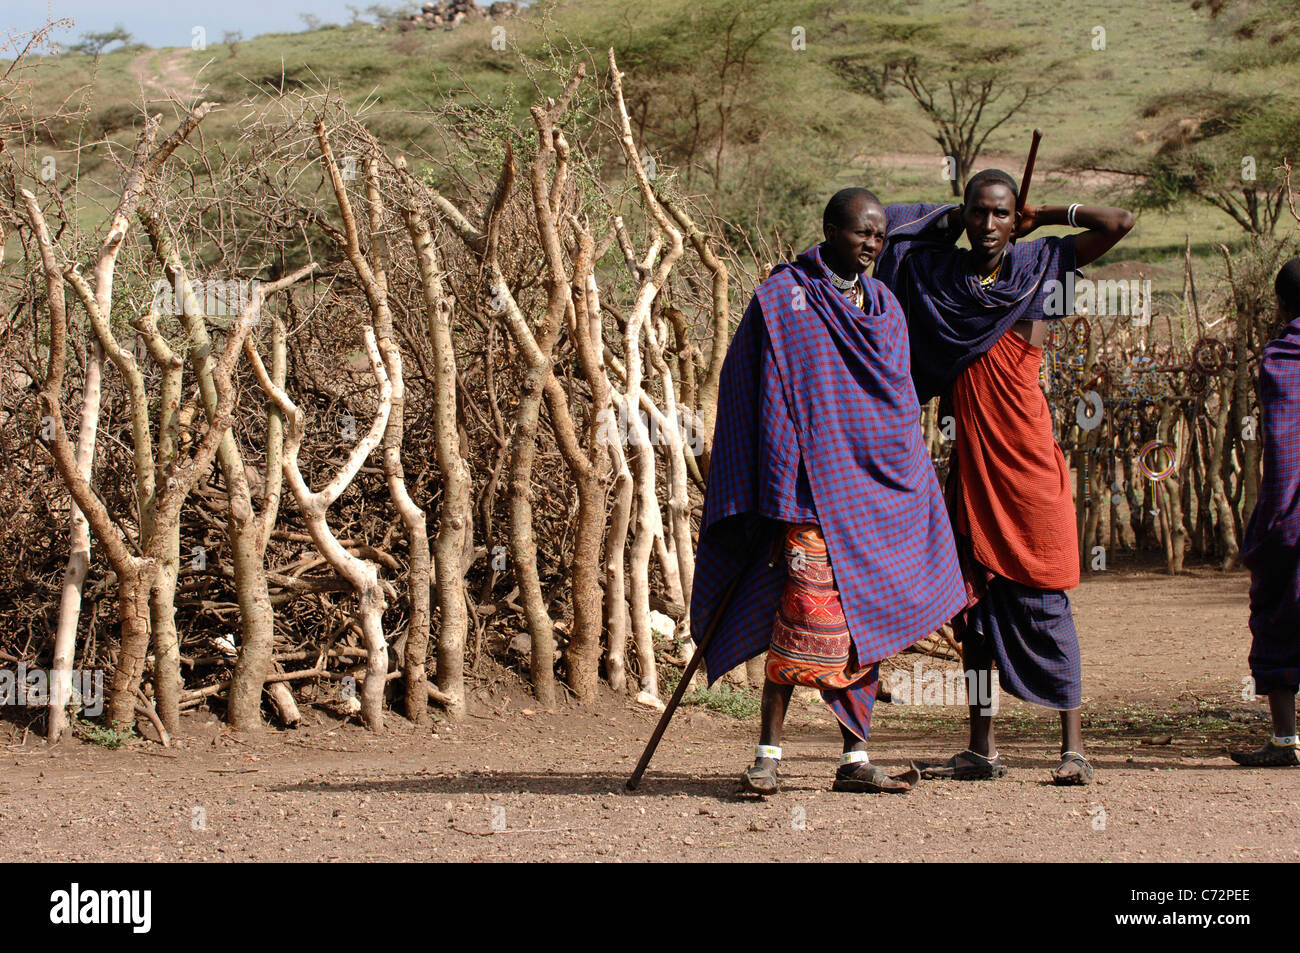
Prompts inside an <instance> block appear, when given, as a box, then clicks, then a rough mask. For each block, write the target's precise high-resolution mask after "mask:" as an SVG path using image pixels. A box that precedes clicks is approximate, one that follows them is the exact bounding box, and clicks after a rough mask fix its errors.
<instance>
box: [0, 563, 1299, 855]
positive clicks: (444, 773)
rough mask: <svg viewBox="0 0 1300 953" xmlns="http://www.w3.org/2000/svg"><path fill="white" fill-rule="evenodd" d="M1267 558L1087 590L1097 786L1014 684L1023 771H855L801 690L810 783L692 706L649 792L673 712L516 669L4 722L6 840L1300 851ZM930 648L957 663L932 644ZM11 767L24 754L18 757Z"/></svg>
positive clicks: (800, 739)
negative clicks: (769, 776)
mask: <svg viewBox="0 0 1300 953" xmlns="http://www.w3.org/2000/svg"><path fill="white" fill-rule="evenodd" d="M1246 590H1247V577H1246V576H1245V575H1244V574H1243V573H1240V572H1237V573H1229V574H1221V573H1218V572H1215V571H1213V570H1195V571H1193V572H1191V573H1189V574H1188V575H1186V576H1183V577H1180V578H1178V579H1169V578H1168V577H1164V576H1162V575H1159V574H1155V573H1141V572H1129V573H1115V572H1113V573H1108V574H1105V575H1102V576H1100V577H1097V578H1094V579H1090V580H1087V581H1085V582H1084V584H1083V585H1082V586H1081V587H1080V589H1079V590H1077V591H1076V593H1075V600H1074V602H1075V611H1076V617H1077V620H1078V624H1079V630H1080V634H1081V639H1082V643H1083V657H1084V678H1085V683H1084V690H1085V699H1086V706H1087V708H1086V712H1087V713H1086V715H1085V733H1086V737H1087V740H1088V744H1089V746H1090V748H1089V750H1090V752H1091V754H1092V756H1093V758H1094V760H1095V762H1096V763H1097V765H1098V768H1099V771H1098V781H1097V783H1096V784H1095V785H1093V786H1091V787H1086V788H1056V787H1053V786H1051V785H1050V784H1048V783H1046V780H1045V779H1046V776H1047V772H1048V770H1049V769H1050V767H1051V766H1052V765H1053V764H1054V763H1055V750H1056V727H1055V724H1054V722H1053V720H1052V716H1051V714H1050V713H1043V712H1040V711H1037V710H1035V709H1032V708H1030V707H1029V706H1025V705H1021V704H1019V703H1017V702H1014V700H1006V699H1004V702H1003V707H1002V712H1001V714H1000V716H999V717H1000V722H999V725H1000V733H999V737H1000V745H999V747H1000V748H1001V749H1002V751H1003V752H1004V756H1005V758H1006V759H1007V760H1008V762H1009V763H1010V765H1011V773H1010V775H1009V776H1008V777H1007V778H1005V779H1003V780H999V781H994V782H975V783H968V782H947V783H944V782H922V784H921V785H920V787H919V788H918V789H917V790H915V791H914V792H912V793H911V794H908V795H905V796H885V795H874V796H873V795H851V794H834V793H832V792H831V791H830V779H831V774H832V772H833V771H834V766H835V762H834V756H835V754H836V753H837V752H838V733H837V731H836V729H835V724H834V721H833V719H832V717H831V716H830V715H829V712H828V710H827V709H826V708H825V707H824V706H822V705H821V703H820V702H819V701H817V700H816V699H815V698H812V699H809V700H807V702H806V703H805V704H803V705H801V706H798V707H796V710H795V711H794V712H793V713H792V718H791V724H790V726H789V730H788V733H787V738H786V744H785V748H786V760H785V762H784V776H785V788H784V790H783V791H782V792H781V793H780V794H779V795H777V796H775V797H772V798H769V799H767V800H758V799H747V798H744V797H740V796H737V794H736V780H735V779H736V777H737V775H738V774H739V772H740V771H741V770H742V768H743V767H744V765H745V764H746V763H747V762H748V759H749V757H750V755H749V752H750V746H751V745H752V744H753V742H754V740H755V737H754V736H755V723H754V719H750V720H749V721H737V720H735V719H733V718H731V717H729V716H726V715H722V714H718V713H715V712H712V711H708V710H705V709H703V708H700V707H695V706H691V707H686V708H683V709H682V710H681V711H680V712H679V715H678V718H677V719H676V720H675V721H674V723H673V725H672V727H671V729H670V730H669V732H668V735H667V737H666V738H665V740H664V743H663V745H662V746H661V747H660V749H659V753H658V755H657V757H656V759H655V762H654V764H653V765H652V766H651V770H650V773H649V774H648V775H647V777H646V780H645V782H644V783H643V785H642V787H641V790H640V791H639V792H638V793H636V794H625V793H623V792H622V785H623V781H624V779H625V778H626V777H627V774H628V772H629V771H630V770H631V767H632V765H633V763H634V762H635V760H636V757H637V755H638V754H639V753H640V750H641V747H642V745H643V743H644V740H645V738H646V737H647V736H648V735H649V733H650V730H651V728H652V727H653V725H654V721H655V717H656V714H655V713H654V712H651V711H649V710H648V709H644V708H641V707H638V706H635V705H633V704H631V703H629V702H627V701H625V700H623V699H622V698H615V697H614V696H613V695H612V694H611V695H608V696H607V697H606V699H605V701H604V703H603V704H602V705H600V706H599V707H597V708H594V709H591V710H585V711H584V710H578V709H573V708H566V709H563V710H561V711H559V712H557V713H554V714H551V713H546V712H535V711H533V710H532V709H531V708H530V701H529V698H528V696H527V694H526V693H524V692H523V691H521V690H520V688H519V686H518V684H517V683H514V682H510V683H508V684H507V683H505V682H501V681H498V682H497V684H496V685H495V686H486V685H484V686H480V687H479V688H478V689H477V690H476V692H475V696H474V705H473V714H472V716H471V717H469V718H468V719H466V721H465V722H464V723H463V724H460V725H456V726H447V725H445V724H444V725H440V726H438V727H437V728H436V729H435V730H434V731H428V730H424V731H420V730H416V729H415V728H413V727H411V726H410V725H409V724H408V723H406V722H404V721H403V720H402V719H401V718H400V717H398V716H396V715H395V714H394V715H392V716H391V718H390V726H389V727H387V728H386V729H385V730H384V731H383V732H382V733H380V734H378V735H374V734H371V733H368V732H366V731H365V730H363V729H362V728H360V727H359V726H357V725H353V724H343V723H340V722H339V721H337V720H336V719H335V718H334V717H333V716H331V715H330V714H328V713H326V712H324V711H319V712H318V711H314V710H312V709H310V708H308V709H307V711H308V714H307V715H306V723H305V725H304V727H302V728H300V729H298V730H295V731H268V732H267V733H266V734H265V736H264V737H261V738H258V739H256V740H251V741H249V740H235V739H233V738H231V736H230V735H229V734H228V733H227V732H225V731H224V730H223V729H222V728H221V726H220V724H219V723H218V722H217V721H216V719H215V718H214V717H213V716H210V715H208V716H187V717H186V719H185V731H184V733H183V735H182V738H181V740H182V742H183V747H177V748H174V749H172V750H170V751H164V750H163V749H161V748H159V747H158V746H156V745H146V744H141V745H139V746H137V747H132V748H127V749H123V750H118V751H109V750H105V749H102V748H99V747H96V746H93V745H90V744H87V743H84V742H80V741H74V742H71V743H67V744H64V745H62V746H59V747H57V748H55V749H53V750H49V749H46V748H45V747H44V746H43V743H42V742H39V741H36V740H33V739H32V738H30V737H29V738H28V739H27V743H26V745H25V746H16V743H17V741H18V740H19V738H18V731H17V728H16V726H15V725H13V724H3V725H0V741H6V739H5V736H4V733H5V732H6V731H11V732H12V735H11V737H9V738H8V739H7V743H8V744H10V745H14V746H13V747H7V748H0V755H3V760H6V761H8V762H9V763H8V764H7V765H6V766H5V768H4V770H3V772H2V773H0V858H3V859H9V860H75V861H86V860H95V861H153V860H295V861H314V860H421V861H424V860H600V861H614V860H679V859H682V860H732V861H750V862H752V861H772V860H809V861H819V860H863V861H879V860H882V859H883V860H924V861H943V860H961V861H968V860H1047V861H1092V860H1102V861H1153V860H1216V861H1231V860H1273V861H1282V860H1294V859H1296V858H1297V857H1300V831H1297V828H1296V825H1295V822H1294V818H1295V817H1296V816H1297V813H1300V772H1291V771H1285V770H1283V771H1273V772H1268V771H1257V772H1250V771H1246V770H1245V769H1241V768H1237V767H1235V766H1234V765H1233V764H1232V763H1231V762H1230V761H1229V760H1228V758H1227V757H1226V755H1225V751H1226V750H1227V747H1228V746H1230V745H1231V746H1235V745H1239V744H1246V743H1252V744H1253V743H1257V742H1258V740H1259V739H1260V738H1261V737H1262V735H1263V732H1264V731H1265V727H1266V718H1265V706H1264V705H1263V703H1262V702H1257V701H1250V702H1247V701H1244V700H1243V699H1242V696H1241V678H1242V676H1243V675H1245V673H1246V669H1245V655H1246V649H1247V630H1246ZM923 664H924V665H926V666H933V665H937V664H938V663H935V662H932V661H928V660H927V661H925V662H924V663H923ZM877 712H878V714H877V719H876V725H875V729H876V730H875V731H874V732H873V739H872V746H871V752H872V757H873V759H875V760H878V761H880V762H882V763H885V764H888V765H899V764H903V763H905V762H906V761H907V760H908V759H923V758H926V757H935V756H946V755H947V754H949V753H951V752H952V751H954V750H956V749H957V748H959V747H961V746H962V745H963V744H964V740H965V736H964V728H963V723H964V709H959V708H957V707H956V706H936V705H917V706H904V705H881V706H880V707H879V708H878V709H877ZM0 763H3V761H0Z"/></svg>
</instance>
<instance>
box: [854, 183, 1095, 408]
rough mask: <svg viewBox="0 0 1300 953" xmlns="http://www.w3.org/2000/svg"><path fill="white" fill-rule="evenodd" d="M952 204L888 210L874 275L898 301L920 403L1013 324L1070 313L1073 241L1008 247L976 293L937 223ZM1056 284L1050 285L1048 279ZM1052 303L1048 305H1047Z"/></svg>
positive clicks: (959, 251)
mask: <svg viewBox="0 0 1300 953" xmlns="http://www.w3.org/2000/svg"><path fill="white" fill-rule="evenodd" d="M953 208H956V206H954V205H930V204H925V203H916V204H912V205H890V206H888V207H886V209H885V223H886V238H885V248H884V249H883V250H882V252H881V254H880V258H879V260H878V261H877V262H876V268H875V276H876V278H877V279H878V280H879V281H882V282H884V283H885V285H886V286H887V287H888V288H889V290H890V291H892V292H893V293H894V295H895V296H896V297H897V298H898V301H899V303H900V304H901V305H902V307H903V312H904V313H905V314H906V315H907V323H908V331H909V334H910V336H911V341H912V379H913V380H914V381H915V383H916V395H917V397H918V398H919V400H920V401H921V402H922V403H924V402H926V401H928V400H929V399H930V398H931V397H934V396H936V395H941V394H945V393H947V391H948V390H949V389H950V388H951V387H952V383H953V381H955V380H956V379H957V375H958V374H960V373H961V372H962V371H963V370H964V369H965V368H966V367H968V366H969V365H970V364H971V363H973V362H974V361H975V359H976V358H977V357H979V356H980V355H981V354H983V353H985V352H986V351H987V350H988V349H989V348H991V347H992V346H993V345H994V344H996V343H997V340H998V338H1000V337H1002V335H1003V334H1004V333H1005V332H1006V331H1007V329H1008V328H1010V327H1011V326H1012V325H1013V324H1015V323H1016V322H1017V321H1042V320H1051V319H1054V318H1060V317H1064V316H1066V315H1069V314H1071V313H1073V311H1074V307H1073V302H1071V301H1070V300H1069V298H1070V294H1069V292H1070V291H1072V290H1073V283H1072V282H1067V276H1068V275H1070V274H1071V273H1072V272H1073V271H1074V262H1075V256H1074V236H1072V235H1067V236H1065V237H1063V238H1062V237H1055V236H1053V237H1048V238H1039V239H1035V240H1034V241H1029V242H1012V243H1011V244H1009V245H1007V250H1006V257H1005V258H1004V260H1003V263H1002V266H1001V269H1000V271H999V272H998V278H997V280H996V281H995V282H994V283H993V284H992V286H990V287H988V288H982V287H981V286H980V283H979V277H978V275H976V273H975V270H974V269H973V268H972V267H971V265H970V252H969V251H967V250H966V249H964V248H957V247H956V246H955V245H954V244H953V241H954V240H955V237H954V236H952V235H951V234H950V233H945V232H944V231H943V230H942V229H941V228H940V227H939V224H938V223H939V222H941V221H942V220H943V218H944V215H945V213H947V212H948V211H949V210H950V209H953ZM1053 280H1054V281H1056V282H1058V283H1059V284H1058V285H1056V286H1053V285H1051V284H1049V282H1050V281H1053ZM1049 301H1051V302H1052V306H1051V307H1048V302H1049Z"/></svg>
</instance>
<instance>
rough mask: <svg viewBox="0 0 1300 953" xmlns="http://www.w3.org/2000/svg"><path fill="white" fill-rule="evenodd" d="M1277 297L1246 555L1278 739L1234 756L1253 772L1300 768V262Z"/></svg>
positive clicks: (1264, 369) (1259, 663) (1253, 671)
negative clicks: (1298, 709) (1299, 703)
mask: <svg viewBox="0 0 1300 953" xmlns="http://www.w3.org/2000/svg"><path fill="white" fill-rule="evenodd" d="M1273 290H1274V292H1275V293H1276V294H1277V316H1278V324H1279V325H1280V326H1281V333H1280V334H1278V336H1277V337H1275V338H1273V340H1271V341H1269V343H1268V344H1267V345H1265V347H1264V357H1263V359H1262V360H1261V361H1260V364H1259V384H1258V388H1257V390H1258V394H1259V410H1260V416H1261V417H1262V420H1261V421H1260V429H1261V431H1262V433H1261V437H1262V440H1263V451H1264V454H1263V456H1264V461H1263V462H1264V479H1263V481H1262V482H1261V484H1260V488H1259V500H1258V501H1257V502H1256V503H1255V512H1254V513H1252V514H1251V517H1250V523H1249V524H1247V526H1246V538H1245V541H1244V545H1243V546H1242V549H1241V561H1242V563H1243V564H1244V565H1245V566H1246V568H1248V569H1249V570H1250V632H1251V636H1252V639H1251V645H1250V675H1251V678H1253V679H1254V682H1255V691H1256V692H1257V693H1259V694H1260V695H1267V696H1268V707H1269V709H1270V713H1271V715H1272V718H1273V737H1272V738H1270V739H1269V740H1268V741H1267V742H1265V744H1264V746H1263V747H1262V748H1259V749H1258V750H1256V751H1243V752H1232V760H1233V761H1235V762H1237V763H1238V764H1241V765H1245V766H1246V767H1250V768H1275V767H1291V766H1293V765H1297V764H1300V758H1297V757H1296V747H1297V744H1298V743H1300V739H1297V738H1296V725H1295V696H1296V690H1297V689H1300V258H1292V259H1291V260H1290V261H1288V262H1287V263H1286V264H1285V265H1283V266H1282V270H1281V271H1279V272H1278V273H1277V278H1276V280H1275V281H1274V282H1273Z"/></svg>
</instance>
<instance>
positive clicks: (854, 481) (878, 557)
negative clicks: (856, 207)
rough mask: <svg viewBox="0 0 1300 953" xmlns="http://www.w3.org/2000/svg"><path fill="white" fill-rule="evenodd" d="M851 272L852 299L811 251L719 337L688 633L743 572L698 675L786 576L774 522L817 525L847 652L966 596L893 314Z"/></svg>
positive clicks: (744, 652)
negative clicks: (855, 283)
mask: <svg viewBox="0 0 1300 953" xmlns="http://www.w3.org/2000/svg"><path fill="white" fill-rule="evenodd" d="M862 283H863V285H864V287H865V289H866V306H865V310H860V309H858V308H857V307H855V306H854V305H853V304H852V303H851V302H849V301H848V300H847V299H846V298H845V297H844V295H842V294H841V293H840V292H839V291H837V290H836V289H835V287H834V286H833V285H832V284H831V282H830V280H829V278H827V277H826V272H825V271H824V270H823V266H822V263H821V251H820V248H818V247H816V246H815V247H813V248H811V249H809V250H808V251H806V252H804V253H803V254H802V255H800V256H799V257H798V258H797V259H796V260H795V261H794V262H793V263H782V264H781V265H778V266H777V267H776V268H775V269H773V271H772V274H771V275H770V276H769V277H768V278H767V280H766V281H764V282H763V283H762V284H761V285H759V287H758V290H757V291H756V292H755V293H754V299H753V301H752V302H751V303H750V305H749V308H748V309H747V310H746V311H745V315H744V317H743V319H742V320H741V322H740V326H739V327H738V328H737V329H736V335H735V338H734V339H733V340H732V342H731V347H730V349H729V350H728V351H727V357H726V360H725V361H724V363H723V365H722V377H721V381H720V384H719V393H718V416H717V423H716V427H715V430H714V438H713V458H712V463H711V464H710V468H709V482H708V489H707V492H706V493H705V497H704V515H703V518H702V521H701V528H700V542H699V554H698V557H697V562H696V567H695V573H696V575H695V586H694V589H693V591H692V595H691V634H692V637H693V638H694V639H695V640H696V641H697V642H698V641H699V640H700V639H701V638H702V637H703V633H704V632H705V630H706V629H707V628H708V626H709V623H710V621H711V620H712V619H713V616H714V614H715V613H716V612H718V611H719V603H720V602H721V600H722V596H723V594H724V592H725V591H726V589H727V587H728V585H729V583H731V582H732V580H734V579H735V578H736V577H737V575H740V576H741V580H740V582H739V583H738V585H737V588H736V591H735V595H734V597H733V598H732V600H731V602H730V603H729V604H728V605H727V607H726V608H725V609H724V610H723V615H722V617H721V619H720V621H719V625H718V628H717V630H716V632H715V634H714V636H713V639H712V641H711V642H710V644H709V647H708V650H707V652H706V654H705V664H706V670H707V673H708V678H709V681H710V682H712V681H713V680H714V679H716V678H718V677H719V676H720V675H722V674H723V673H725V672H727V671H729V670H730V669H732V668H734V667H735V666H736V665H738V664H740V663H741V662H744V661H746V660H748V659H750V658H753V657H754V656H756V655H759V654H761V653H762V652H764V651H766V650H767V647H768V642H769V639H770V636H771V633H772V623H773V620H774V618H775V613H776V609H777V604H778V602H779V601H780V598H781V593H782V591H783V589H784V587H785V582H786V567H785V561H784V560H783V559H780V558H776V559H775V560H772V559H770V558H769V555H770V547H771V543H772V540H773V538H774V536H775V535H776V533H777V532H780V531H783V530H782V527H781V526H780V524H779V523H776V522H773V521H776V520H780V521H785V522H798V521H812V522H817V523H818V524H820V526H821V529H822V534H823V536H824V537H825V539H826V548H827V551H828V553H829V556H830V561H831V565H832V567H833V568H834V572H835V580H836V585H837V588H838V589H839V591H840V598H841V601H842V604H843V607H844V615H845V619H846V621H847V622H848V627H849V633H850V635H851V636H852V638H853V643H854V646H855V648H856V650H857V658H858V662H859V664H862V665H870V664H871V663H873V662H876V661H879V660H881V659H884V658H888V657H889V656H891V655H893V654H895V653H896V652H898V651H900V650H902V649H903V648H905V647H907V646H908V645H911V644H912V643H914V642H916V641H917V640H918V639H921V638H923V637H925V636H926V635H927V634H929V633H930V632H931V631H933V630H934V629H935V628H936V627H938V626H939V625H941V624H943V623H944V622H946V621H947V620H948V619H949V618H951V617H952V616H953V614H955V613H956V612H957V611H958V610H959V609H961V608H962V606H963V605H964V604H965V593H964V590H963V587H962V580H961V573H960V570H959V568H958V565H957V553H956V549H955V547H954V545H953V538H952V529H951V526H950V525H949V522H948V514H947V511H946V510H945V509H944V504H943V499H942V498H941V496H940V492H939V484H938V481H937V480H936V479H935V475H934V467H933V466H932V465H931V463H930V458H929V455H928V454H927V453H926V449H925V445H924V443H923V441H922V439H921V431H920V426H919V420H918V415H917V401H916V392H915V391H914V390H913V388H912V379H911V376H910V373H909V369H908V343H907V323H906V321H905V320H904V318H903V313H902V311H900V310H899V307H898V302H897V301H895V299H894V296H893V295H892V294H890V293H889V290H888V289H887V288H885V287H884V285H882V284H881V283H880V282H878V281H876V280H874V279H872V278H867V277H863V279H862ZM773 561H774V562H775V563H776V565H771V564H770V563H771V562H773Z"/></svg>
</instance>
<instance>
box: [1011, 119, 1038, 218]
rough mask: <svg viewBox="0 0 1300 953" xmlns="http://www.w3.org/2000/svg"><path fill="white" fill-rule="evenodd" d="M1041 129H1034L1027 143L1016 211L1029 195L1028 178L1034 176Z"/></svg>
mask: <svg viewBox="0 0 1300 953" xmlns="http://www.w3.org/2000/svg"><path fill="white" fill-rule="evenodd" d="M1042 138H1043V131H1042V130H1041V129H1035V130H1034V138H1033V140H1032V141H1031V142H1030V143H1029V158H1028V159H1026V160H1025V174H1024V175H1022V176H1021V177H1020V195H1019V197H1018V198H1017V199H1016V213H1017V217H1019V212H1020V210H1021V209H1022V208H1024V207H1025V199H1026V198H1027V197H1028V195H1029V180H1030V179H1032V178H1033V177H1034V160H1035V159H1037V158H1038V143H1039V142H1041V141H1042Z"/></svg>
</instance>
